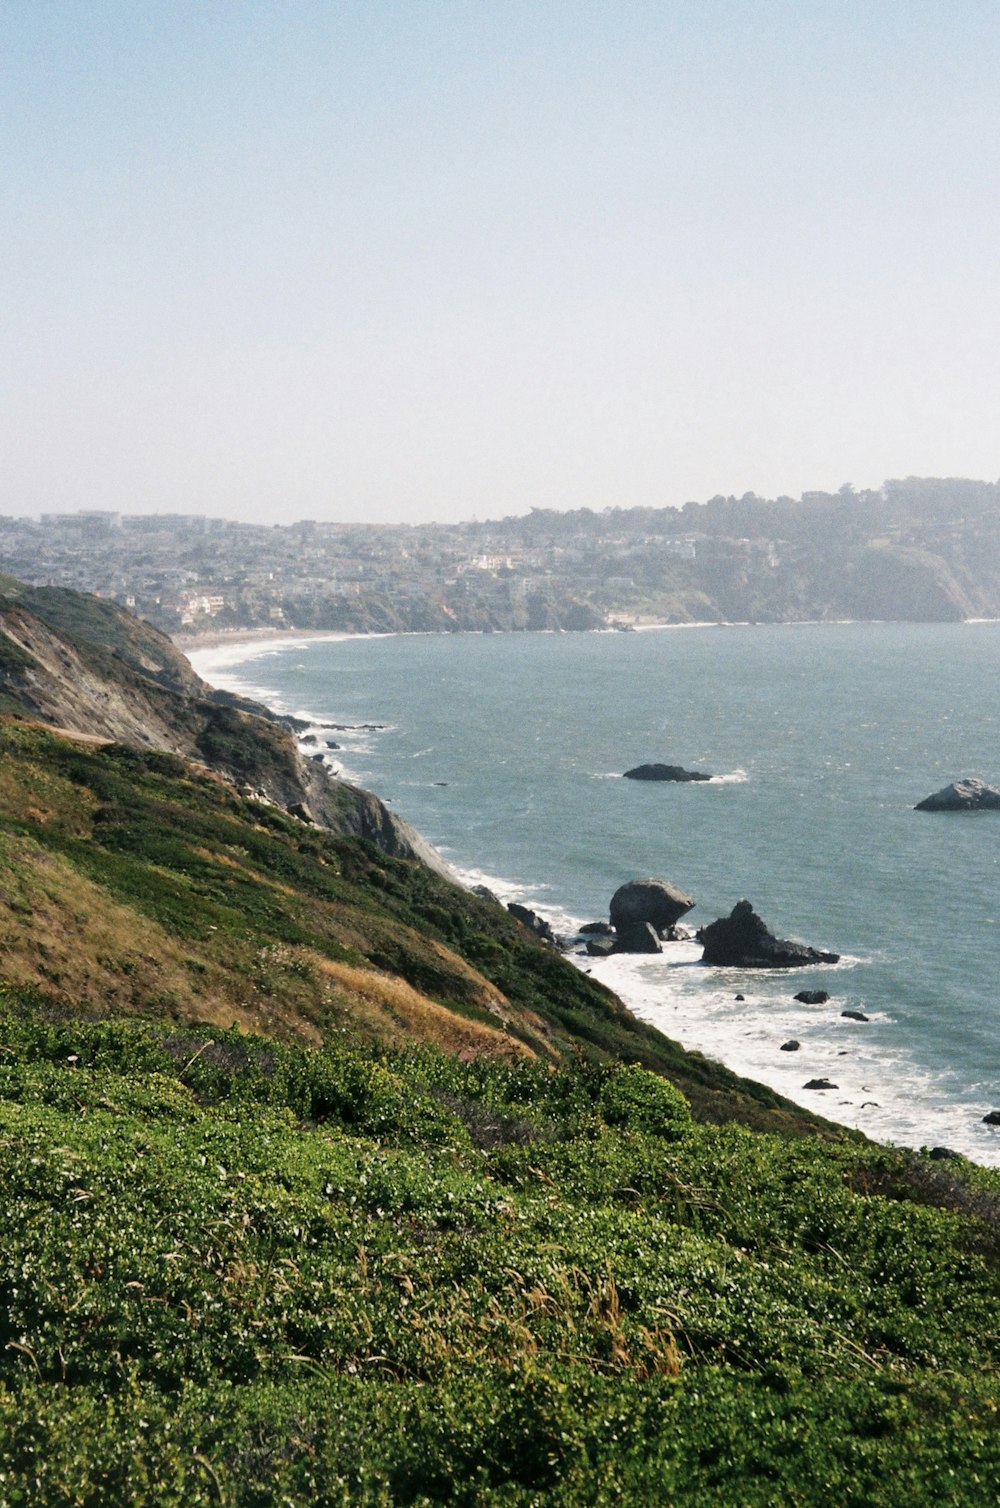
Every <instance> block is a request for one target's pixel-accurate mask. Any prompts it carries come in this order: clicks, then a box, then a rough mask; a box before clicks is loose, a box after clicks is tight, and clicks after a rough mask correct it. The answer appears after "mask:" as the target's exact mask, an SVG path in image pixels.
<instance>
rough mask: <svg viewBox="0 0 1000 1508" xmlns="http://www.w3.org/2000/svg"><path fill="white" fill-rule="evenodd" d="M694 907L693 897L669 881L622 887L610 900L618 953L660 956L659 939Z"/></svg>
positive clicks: (637, 882)
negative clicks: (655, 953)
mask: <svg viewBox="0 0 1000 1508" xmlns="http://www.w3.org/2000/svg"><path fill="white" fill-rule="evenodd" d="M693 905H694V901H693V900H692V898H691V896H689V895H685V893H684V891H683V890H678V888H677V886H676V885H671V884H669V883H668V881H666V880H629V881H628V882H627V884H625V885H621V886H619V888H618V889H617V890H616V891H615V893H614V895H613V896H612V897H611V912H610V914H611V925H612V926H613V927H614V929H615V933H616V936H617V948H618V951H619V952H621V953H652V952H658V951H659V939H660V938H661V937H663V936H665V935H666V934H668V933H669V932H670V929H671V928H672V927H673V926H674V925H675V923H676V922H678V921H680V919H681V917H682V916H684V915H685V913H686V912H688V911H690V910H691V907H692V906H693ZM654 945H655V946H654Z"/></svg>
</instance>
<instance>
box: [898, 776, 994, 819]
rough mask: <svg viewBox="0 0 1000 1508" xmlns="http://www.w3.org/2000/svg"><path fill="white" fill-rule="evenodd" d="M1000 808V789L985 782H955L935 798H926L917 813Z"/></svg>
mask: <svg viewBox="0 0 1000 1508" xmlns="http://www.w3.org/2000/svg"><path fill="white" fill-rule="evenodd" d="M996 807H1000V789H998V788H997V787H996V786H995V785H987V784H986V781H985V780H976V779H975V778H974V777H971V778H970V779H968V780H955V781H953V782H952V784H951V785H946V786H945V787H944V789H943V790H940V791H935V792H934V795H933V796H925V798H924V800H923V801H918V802H917V804H916V806H915V807H914V808H913V810H914V811H915V812H979V811H987V810H988V809H990V808H996Z"/></svg>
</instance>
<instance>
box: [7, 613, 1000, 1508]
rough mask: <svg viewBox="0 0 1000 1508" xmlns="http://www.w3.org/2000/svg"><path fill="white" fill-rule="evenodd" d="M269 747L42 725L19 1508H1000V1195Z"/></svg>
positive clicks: (18, 847) (29, 837) (29, 768)
mask: <svg viewBox="0 0 1000 1508" xmlns="http://www.w3.org/2000/svg"><path fill="white" fill-rule="evenodd" d="M73 610H74V611H79V612H81V613H83V615H84V616H86V606H85V603H84V604H83V605H81V604H79V603H77V604H73ZM24 611H26V609H25V608H24V607H23V605H18V606H17V607H16V613H18V614H19V613H22V612H24ZM27 611H30V610H27ZM18 621H19V620H18V619H17V618H16V616H15V614H14V613H13V612H12V613H8V614H3V613H0V622H6V623H17V622H18ZM42 621H43V620H41V619H40V618H38V617H37V616H36V615H33V622H42ZM94 621H95V620H94V619H93V618H90V619H87V622H88V624H89V625H90V629H91V630H92V629H93V624H94ZM28 627H29V628H31V632H32V633H37V632H38V630H36V629H35V628H33V627H32V626H31V624H29V625H28ZM49 627H50V629H51V631H52V632H53V633H55V632H56V630H55V629H52V628H51V625H49ZM58 633H59V637H60V642H61V643H62V644H63V646H64V651H65V653H66V654H67V655H69V656H72V655H73V654H76V655H78V656H82V655H84V654H85V653H86V651H85V649H83V648H81V644H85V642H86V641H83V640H81V639H80V638H79V637H78V636H77V635H76V634H74V633H72V632H71V631H70V629H69V628H68V627H66V626H65V624H64V625H63V627H62V628H61V629H60V630H59V631H58ZM6 645H9V646H12V647H10V648H9V649H6V650H5V652H6V654H7V663H6V668H5V674H6V677H7V680H6V685H7V687H8V690H9V694H10V695H11V696H12V698H15V699H16V697H17V696H18V695H23V694H24V691H25V688H26V687H27V688H30V686H31V685H32V684H33V681H32V678H34V684H36V685H37V684H38V683H39V671H38V670H37V668H35V667H36V666H37V664H38V662H37V661H34V660H32V663H29V664H27V665H25V664H24V663H22V662H20V661H19V660H18V654H19V653H20V654H23V655H27V656H29V659H32V656H31V651H30V650H29V649H25V648H24V647H23V646H22V645H21V644H20V642H19V640H18V639H17V637H16V635H11V634H9V633H5V631H4V630H3V629H2V628H0V650H4V649H5V646H6ZM127 649H128V646H127V645H126V646H124V647H121V646H120V651H119V652H120V654H121V653H124V652H126V651H127ZM95 652H97V651H95ZM54 656H55V651H53V656H52V657H50V661H49V667H48V668H47V669H46V671H45V674H46V676H48V677H49V678H50V679H49V681H48V682H47V683H46V684H47V685H48V686H49V688H50V691H51V694H52V695H53V696H55V695H56V693H57V692H58V690H59V686H58V681H59V677H58V673H57V666H58V662H57V658H55V657H54ZM76 663H77V661H73V660H72V659H70V660H68V661H67V664H71V665H72V664H76ZM91 663H92V664H95V663H97V662H96V661H92V662H91ZM118 663H119V662H118V660H117V659H116V658H115V657H114V656H111V655H110V654H109V655H108V657H107V658H106V659H104V660H101V661H100V673H101V675H102V676H104V677H105V680H104V682H103V685H104V689H105V690H106V691H107V692H108V695H109V696H111V695H112V693H113V691H114V676H115V667H116V665H117V664H118ZM161 669H162V667H161ZM152 674H154V672H152V671H149V672H147V671H144V670H142V669H138V670H136V669H135V668H134V667H132V666H129V667H127V674H126V675H125V676H124V679H123V681H122V682H121V684H125V683H127V684H128V685H129V686H131V687H133V689H135V688H136V687H137V686H138V682H136V681H133V680H131V679H130V677H133V676H135V677H144V678H145V679H147V680H148V679H149V676H150V675H152ZM150 684H152V682H150ZM156 684H157V685H158V686H159V687H160V689H161V690H162V691H163V694H164V696H167V695H170V696H173V697H174V698H175V699H176V702H177V707H178V716H179V718H180V719H181V722H182V723H183V720H184V719H185V718H187V717H189V716H203V715H207V714H203V713H202V712H199V711H198V705H199V704H200V703H201V702H203V701H204V700H205V694H204V693H203V692H202V690H201V689H200V688H194V690H190V689H186V688H183V687H181V688H180V689H179V690H178V689H171V688H164V687H163V686H162V683H161V682H156ZM92 689H93V690H94V691H95V692H96V691H98V690H99V689H100V687H99V685H98V683H97V682H95V683H94V686H93V688H92ZM140 689H141V688H140ZM137 694H138V692H137ZM160 705H162V706H163V707H164V708H166V707H167V705H168V703H167V702H162V703H161V704H160ZM208 705H211V704H210V703H209V704H208ZM229 710H230V711H233V709H229ZM233 715H234V716H235V718H236V721H235V723H234V724H233V728H234V730H235V735H236V742H237V745H238V747H237V748H236V749H235V750H234V749H233V748H227V747H226V745H225V742H224V740H223V738H222V733H221V732H219V729H220V727H222V726H223V725H219V724H217V725H215V726H216V730H217V734H218V738H219V740H220V741H219V742H218V743H217V744H216V745H215V746H213V747H212V748H208V749H206V748H205V747H202V749H201V750H200V754H201V757H200V758H198V759H190V758H185V757H182V755H181V754H180V753H177V752H172V751H169V750H164V749H157V748H152V747H150V746H149V744H148V743H147V744H145V745H144V746H139V745H137V744H136V743H134V742H133V743H129V742H121V741H112V740H110V739H108V738H107V737H106V736H98V735H95V734H93V733H88V732H87V729H86V728H85V727H79V726H77V727H76V728H75V729H74V730H73V732H72V733H67V732H66V731H56V730H55V729H53V728H51V727H45V726H43V725H42V724H41V722H40V721H39V720H38V718H37V715H36V716H35V717H34V718H32V719H28V718H26V717H25V716H24V715H23V710H22V715H21V716H14V715H11V714H8V715H7V716H5V717H3V718H0V895H2V898H3V902H4V904H3V907H2V908H0V1180H2V1190H3V1199H2V1201H0V1231H2V1234H0V1243H2V1252H3V1257H4V1261H3V1264H2V1267H0V1288H2V1303H0V1326H2V1328H3V1336H2V1343H0V1508H6V1505H8V1504H9V1505H15V1504H17V1505H27V1504H32V1505H34V1504H44V1505H46V1508H50V1505H52V1508H62V1505H66V1508H71V1505H72V1508H98V1505H102V1508H103V1505H122V1508H124V1505H126V1504H127V1505H150V1508H160V1505H177V1508H180V1505H184V1508H188V1505H191V1508H201V1505H209V1504H225V1505H232V1508H235V1505H253V1508H272V1505H278V1504H280V1505H285V1508H313V1505H326V1504H338V1505H340V1504H371V1505H403V1504H413V1505H416V1504H424V1505H435V1504H449V1503H451V1504H465V1505H469V1508H471V1505H479V1504H483V1505H498V1508H499V1505H505V1508H513V1505H524V1508H527V1505H529V1504H553V1505H566V1508H570V1505H573V1508H576V1505H580V1508H582V1505H585V1504H602V1505H608V1508H611V1505H613V1504H620V1503H630V1504H650V1503H657V1504H658V1503H665V1504H668V1503H676V1504H693V1505H694V1504H697V1505H702V1504H704V1505H709V1504H719V1503H723V1504H730V1503H731V1504H741V1505H743V1504H746V1505H760V1508H765V1505H768V1508H770V1505H774V1504H784V1503H789V1504H800V1503H801V1504H812V1503H815V1504H820V1503H822V1504H823V1505H829V1504H830V1503H838V1504H840V1503H843V1504H849V1503H854V1504H859V1505H860V1504H865V1505H868V1504H876V1505H877V1504H881V1503H885V1504H894V1503H904V1502H906V1503H911V1502H935V1503H942V1504H955V1505H959V1504H961V1505H968V1504H973V1505H975V1504H979V1503H982V1504H988V1503H990V1504H991V1503H994V1502H995V1501H996V1499H997V1495H998V1493H1000V1429H998V1426H997V1420H998V1404H1000V1388H998V1384H997V1377H998V1373H997V1361H998V1350H1000V1324H998V1314H1000V1303H998V1300H1000V1292H998V1289H1000V1176H998V1175H997V1174H994V1173H991V1172H987V1171H986V1170H983V1169H979V1168H976V1167H974V1166H972V1165H971V1164H968V1163H966V1162H965V1161H963V1160H962V1159H955V1160H951V1161H948V1162H945V1163H942V1162H939V1161H935V1160H932V1159H931V1158H930V1157H928V1156H925V1155H923V1154H920V1153H911V1152H900V1151H895V1150H891V1149H884V1148H878V1147H875V1146H873V1145H872V1144H871V1143H868V1142H866V1141H865V1140H864V1139H863V1138H861V1137H860V1136H858V1135H856V1134H851V1133H847V1132H843V1131H840V1130H839V1129H837V1128H835V1127H832V1126H829V1125H826V1124H824V1123H823V1122H821V1121H819V1120H818V1119H816V1118H815V1117H812V1116H810V1115H809V1114H808V1113H807V1112H806V1111H804V1110H800V1109H798V1108H797V1107H795V1106H793V1105H790V1104H788V1103H787V1102H784V1101H782V1100H781V1099H780V1098H779V1097H778V1096H777V1095H775V1094H773V1093H772V1092H771V1091H769V1090H767V1089H765V1088H762V1087H761V1086H758V1085H754V1084H750V1083H748V1082H746V1081H743V1080H740V1079H738V1078H737V1077H736V1076H734V1075H733V1074H731V1073H728V1072H727V1071H726V1070H725V1069H724V1068H722V1067H721V1066H720V1065H717V1064H713V1063H711V1062H709V1061H707V1060H705V1059H703V1058H701V1057H699V1056H698V1055H694V1054H688V1053H685V1052H684V1051H683V1050H682V1049H681V1048H680V1047H679V1046H677V1045H676V1044H674V1043H672V1042H670V1041H668V1040H667V1039H666V1038H664V1037H662V1036H660V1035H659V1033H657V1032H655V1031H654V1030H653V1029H652V1028H650V1027H648V1026H645V1025H643V1024H642V1023H640V1022H639V1021H637V1020H636V1019H635V1018H634V1017H633V1016H631V1014H630V1013H629V1012H628V1011H627V1010H626V1009H625V1007H624V1006H623V1005H622V1004H621V1003H620V1002H619V1001H617V1000H616V999H615V998H614V997H613V996H612V995H610V994H609V993H608V992H607V991H606V990H605V989H603V988H602V987H601V986H600V985H598V984H597V983H595V982H594V981H593V980H591V979H590V978H589V977H588V976H587V975H585V974H583V973H581V972H579V971H578V970H576V969H575V968H573V967H572V966H571V965H570V964H568V963H567V962H566V961H565V960H564V959H562V958H561V957H560V956H559V955H558V954H556V953H555V952H554V951H552V950H551V949H548V948H546V947H544V946H543V945H542V944H541V943H539V942H538V941H537V940H536V939H535V938H534V937H533V936H532V935H531V934H530V933H529V932H527V931H526V930H525V929H524V928H522V927H521V926H520V925H519V924H518V923H517V922H516V921H515V920H514V919H513V918H512V917H511V916H510V915H508V913H507V912H506V911H505V910H504V909H503V908H502V907H500V906H498V905H497V904H495V903H493V902H490V901H488V900H485V899H481V898H480V897H477V896H474V895H472V894H470V893H469V892H467V891H464V890H462V889H460V888H459V887H457V886H455V885H454V884H452V883H451V882H450V881H449V880H448V879H447V878H446V877H444V876H442V875H441V874H439V873H437V872H435V871H434V870H432V869H430V868H428V867H427V866H426V865H424V864H421V863H420V862H418V861H416V860H414V859H412V858H410V859H407V858H399V857H396V856H394V855H393V854H391V853H387V852H385V851H384V850H383V849H381V848H379V847H377V846H376V844H375V843H373V842H370V841H368V840H366V839H365V838H362V837H358V836H356V835H353V834H352V833H351V832H350V831H349V830H333V829H332V828H330V827H327V826H324V825H323V823H322V822H321V821H317V820H313V821H310V820H306V819H305V817H304V816H303V815H302V814H300V815H298V816H296V815H293V813H292V812H291V811H289V810H286V809H284V808H283V806H282V805H281V804H279V802H278V801H276V800H275V799H273V798H268V799H264V798H263V797H262V795H261V794H260V793H258V794H256V795H254V794H250V793H249V792H248V789H247V783H246V780H245V778H241V777H240V775H239V774H238V773H236V772H234V765H235V764H238V763H239V761H240V760H241V759H245V758H248V757H249V755H248V753H247V751H250V753H252V751H253V749H254V748H255V747H256V743H255V740H256V739H257V738H258V735H259V736H260V738H261V739H263V740H264V741H265V743H266V741H267V739H268V738H270V737H271V736H272V735H274V734H275V729H276V725H273V724H266V725H265V727H264V731H262V732H261V731H260V730H259V729H258V724H257V722H256V721H255V720H254V718H253V716H252V714H250V713H248V712H246V711H245V710H239V709H236V710H235V711H234V713H233ZM83 720H84V719H83V718H82V716H81V721H83ZM281 732H282V730H280V729H277V733H281ZM185 736H186V735H185ZM277 747H279V748H280V749H286V748H287V746H286V745H285V744H284V743H280V742H279V745H277ZM241 750H242V751H243V752H242V753H241V752H240V751H241ZM283 757H284V756H283ZM331 810H334V811H336V803H335V802H334V805H333V807H332V808H331Z"/></svg>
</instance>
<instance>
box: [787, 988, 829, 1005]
mask: <svg viewBox="0 0 1000 1508" xmlns="http://www.w3.org/2000/svg"><path fill="white" fill-rule="evenodd" d="M829 998H830V996H829V995H828V993H827V991H826V990H799V993H798V994H797V995H793V996H792V999H793V1000H801V1002H802V1004H803V1005H825V1004H826V1002H827V1001H828V1000H829Z"/></svg>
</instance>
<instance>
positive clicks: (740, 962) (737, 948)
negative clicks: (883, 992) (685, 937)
mask: <svg viewBox="0 0 1000 1508" xmlns="http://www.w3.org/2000/svg"><path fill="white" fill-rule="evenodd" d="M698 938H699V941H700V942H701V943H702V944H703V945H704V949H705V952H704V955H703V959H702V962H703V963H710V964H715V965H717V966H718V967H721V968H729V969H798V968H802V967H803V965H806V964H814V963H838V962H839V960H840V954H839V953H823V952H821V951H820V950H819V949H818V948H808V947H806V946H805V944H804V943H797V942H789V941H787V939H785V938H782V937H775V936H774V934H773V933H772V932H769V931H768V929H767V927H766V926H765V925H764V923H763V922H762V921H761V919H760V917H759V916H758V915H757V913H756V911H755V910H754V909H753V907H752V906H751V904H750V902H749V901H745V900H744V901H737V903H736V905H735V906H734V907H733V909H732V912H731V913H730V915H729V916H726V917H720V918H719V920H718V921H716V922H711V923H710V924H709V925H708V926H707V927H702V929H701V931H700V932H699V933H698Z"/></svg>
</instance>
